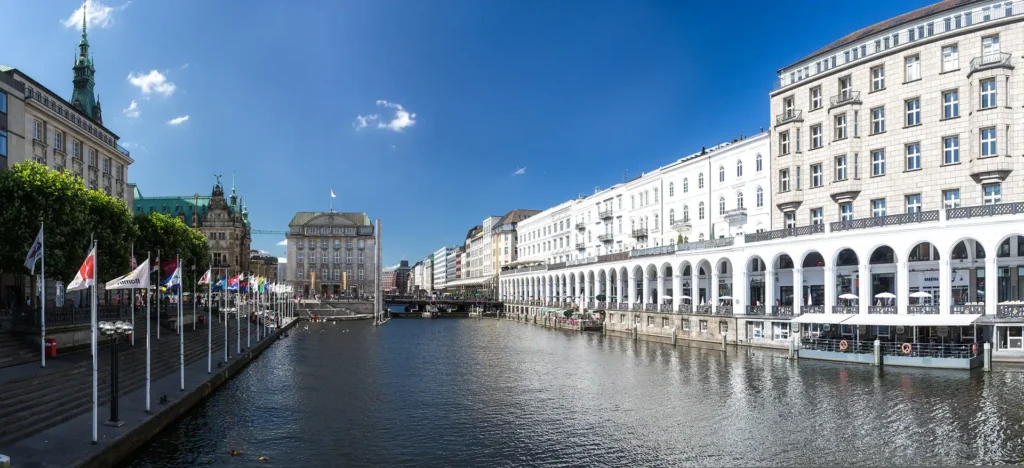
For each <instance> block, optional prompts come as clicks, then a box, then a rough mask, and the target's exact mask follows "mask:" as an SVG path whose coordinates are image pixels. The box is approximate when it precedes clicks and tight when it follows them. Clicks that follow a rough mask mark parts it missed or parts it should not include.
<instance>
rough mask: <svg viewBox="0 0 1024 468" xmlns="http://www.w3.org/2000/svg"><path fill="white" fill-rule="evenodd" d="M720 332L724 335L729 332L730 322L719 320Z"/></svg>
mask: <svg viewBox="0 0 1024 468" xmlns="http://www.w3.org/2000/svg"><path fill="white" fill-rule="evenodd" d="M718 333H721V334H723V335H724V334H726V333H729V322H725V321H723V322H718Z"/></svg>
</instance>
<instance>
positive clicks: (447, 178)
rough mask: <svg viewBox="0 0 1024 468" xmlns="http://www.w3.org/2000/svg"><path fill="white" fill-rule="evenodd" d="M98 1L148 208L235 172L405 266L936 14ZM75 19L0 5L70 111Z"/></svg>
mask: <svg viewBox="0 0 1024 468" xmlns="http://www.w3.org/2000/svg"><path fill="white" fill-rule="evenodd" d="M88 3H89V6H88V9H89V12H90V13H91V16H90V18H89V24H88V26H89V43H90V45H91V47H92V53H93V55H94V56H95V66H96V91H97V92H98V93H99V97H100V99H101V102H102V104H103V111H104V112H103V114H104V124H105V126H106V127H108V128H109V129H111V130H112V131H114V132H115V133H116V134H118V136H120V138H121V143H122V145H124V146H125V147H127V148H129V149H130V150H131V153H132V157H133V159H134V160H135V163H134V164H132V165H131V167H130V168H129V175H128V179H129V181H132V182H135V183H137V184H138V186H139V189H140V190H141V191H142V193H143V195H145V196H161V195H191V194H194V193H200V194H204V195H205V194H209V193H210V190H211V189H212V186H213V183H214V177H213V174H223V175H224V178H223V179H222V180H223V181H224V182H225V183H231V180H232V174H233V175H234V176H233V177H234V184H235V187H236V189H237V190H238V193H239V194H240V195H243V196H244V197H245V200H246V204H247V205H248V207H249V217H250V220H251V222H252V226H253V229H259V230H269V231H285V230H287V228H288V222H289V221H290V220H291V218H292V216H294V214H295V213H296V212H297V211H326V210H328V209H329V208H330V202H331V199H330V192H331V190H333V191H334V193H335V194H336V195H337V198H334V200H333V202H334V210H335V211H359V212H366V213H367V214H368V215H369V216H370V217H371V218H379V219H381V222H382V224H383V236H384V242H383V252H384V261H385V264H389V265H390V264H395V263H398V261H399V260H400V259H407V260H409V261H410V263H414V262H415V261H417V260H420V259H422V258H423V257H425V256H426V255H428V254H430V253H432V252H433V251H435V250H437V249H438V248H440V247H442V246H445V245H459V244H462V243H463V242H464V239H465V233H466V232H467V231H468V230H469V229H470V228H471V227H473V226H474V225H477V224H480V223H481V222H482V220H483V219H484V218H485V217H487V216H500V215H503V214H505V213H506V212H508V211H509V210H511V209H514V208H526V209H540V210H543V209H546V208H548V207H551V206H554V205H557V204H558V203H561V202H563V201H565V200H568V199H570V198H573V197H576V196H578V195H584V196H585V195H589V194H592V193H593V192H594V191H595V190H596V189H604V188H607V187H609V186H611V185H614V184H616V183H619V182H621V181H622V180H623V178H624V177H633V176H635V175H637V174H639V173H640V172H641V171H649V170H653V169H655V168H657V167H659V166H662V165H664V164H667V163H669V162H672V161H674V160H676V159H678V158H680V157H682V156H684V155H687V154H691V153H693V152H695V151H699V150H700V148H701V147H704V146H707V147H710V146H714V145H716V144H718V143H721V142H724V141H729V140H732V139H734V138H736V137H738V136H739V135H752V134H755V133H757V132H758V131H759V129H761V128H762V127H764V128H768V127H769V125H770V116H769V98H768V93H769V91H770V90H771V87H772V83H773V80H774V79H775V78H776V76H777V75H776V74H777V71H778V69H779V68H781V67H784V66H787V65H790V64H792V63H793V62H795V61H797V60H799V59H801V58H803V57H804V56H806V55H807V54H809V53H811V52H813V51H814V50H817V49H818V48H820V47H822V46H825V45H826V44H828V43H830V42H832V41H834V40H836V39H838V38H840V37H842V36H843V35H846V34H848V33H850V32H853V31H855V30H857V29H859V28H862V27H865V26H868V25H870V24H873V23H875V22H878V21H882V20H885V19H888V18H892V17H894V16H897V15H899V14H901V13H905V12H908V11H911V10H913V9H916V8H919V7H922V6H925V5H927V4H930V3H933V2H932V1H927V0H905V1H892V0H863V1H861V2H860V3H859V4H858V7H857V8H849V6H848V5H844V4H840V3H835V4H833V3H828V2H820V1H816V0H776V1H772V2H752V1H751V2H746V1H733V2H686V1H670V0H664V1H642V0H637V1H628V2H624V1H619V0H587V1H582V0H580V1H573V0H560V1H556V2H551V1H541V0H426V1H425V0H388V1H379V0H365V1H363V0H361V1H350V0H291V1H289V2H282V1H280V0H276V1H264V0H249V1H245V2H235V1H209V0H174V1H158V0H133V1H122V0H102V2H101V1H91V0H90V1H89V2H88ZM81 7H82V2H81V1H80V0H34V1H27V0H0V11H2V12H3V15H4V17H5V21H4V27H2V28H0V44H4V45H5V46H4V47H0V64H5V65H10V66H14V67H16V68H19V69H21V70H22V71H24V72H25V73H27V74H28V75H29V76H31V77H33V78H34V79H35V80H36V81H39V82H41V83H42V84H44V85H45V86H47V87H48V88H50V89H51V90H53V91H55V92H57V93H58V94H60V95H61V96H63V97H64V98H65V99H68V98H70V96H71V90H72V83H71V78H72V70H71V67H72V65H73V59H74V57H75V54H76V53H77V52H76V50H77V49H76V48H77V44H78V41H79V38H80V34H81V19H80V14H78V15H76V12H80V11H81V10H80V9H81ZM283 239H284V236H283V235H280V234H269V235H254V236H253V248H260V249H264V250H268V251H270V252H272V253H275V254H277V255H283V254H284V252H285V251H284V247H282V246H281V245H280V244H279V243H280V242H281V241H282V240H283Z"/></svg>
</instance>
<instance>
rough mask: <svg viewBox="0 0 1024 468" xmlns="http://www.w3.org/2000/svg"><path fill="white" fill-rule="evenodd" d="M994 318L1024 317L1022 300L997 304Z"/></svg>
mask: <svg viewBox="0 0 1024 468" xmlns="http://www.w3.org/2000/svg"><path fill="white" fill-rule="evenodd" d="M996 318H1008V319H1021V318H1024V302H1021V301H1016V302H1010V303H1006V304H999V305H998V306H997V307H996Z"/></svg>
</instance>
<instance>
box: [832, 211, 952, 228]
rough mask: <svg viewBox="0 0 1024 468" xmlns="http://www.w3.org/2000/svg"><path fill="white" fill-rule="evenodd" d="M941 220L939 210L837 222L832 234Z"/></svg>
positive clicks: (833, 226) (833, 225) (834, 224)
mask: <svg viewBox="0 0 1024 468" xmlns="http://www.w3.org/2000/svg"><path fill="white" fill-rule="evenodd" d="M938 220H939V210H932V211H919V212H917V213H901V214H894V215H888V216H876V217H873V218H862V219H854V220H851V221H835V222H833V223H832V224H831V228H832V229H831V230H832V232H840V231H852V230H855V229H865V228H870V227H880V226H896V225H900V224H916V223H926V222H931V221H938Z"/></svg>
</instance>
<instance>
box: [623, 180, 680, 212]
mask: <svg viewBox="0 0 1024 468" xmlns="http://www.w3.org/2000/svg"><path fill="white" fill-rule="evenodd" d="M668 196H670V197H674V196H676V184H675V183H673V182H669V183H668ZM619 208H622V207H621V206H620V207H619Z"/></svg>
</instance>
